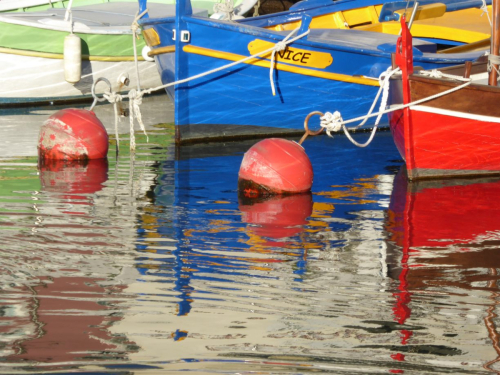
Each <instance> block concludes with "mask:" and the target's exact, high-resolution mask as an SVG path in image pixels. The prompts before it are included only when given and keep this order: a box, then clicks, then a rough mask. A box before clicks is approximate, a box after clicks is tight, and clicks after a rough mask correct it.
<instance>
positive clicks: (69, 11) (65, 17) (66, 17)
mask: <svg viewBox="0 0 500 375" xmlns="http://www.w3.org/2000/svg"><path fill="white" fill-rule="evenodd" d="M72 6H73V0H69V4H68V8H67V9H66V13H64V20H65V21H67V20H68V19H69V14H70V13H71V7H72Z"/></svg>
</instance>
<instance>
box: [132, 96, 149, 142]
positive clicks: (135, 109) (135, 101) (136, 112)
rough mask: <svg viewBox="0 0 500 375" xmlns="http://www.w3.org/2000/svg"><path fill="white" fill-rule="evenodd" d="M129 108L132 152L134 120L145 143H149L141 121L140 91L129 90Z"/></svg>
mask: <svg viewBox="0 0 500 375" xmlns="http://www.w3.org/2000/svg"><path fill="white" fill-rule="evenodd" d="M128 97H129V108H130V149H131V150H132V151H134V150H135V137H133V134H134V119H136V120H137V122H138V123H139V126H140V128H141V130H142V132H143V133H144V135H145V136H146V142H149V137H148V134H147V133H146V127H145V126H144V122H143V121H142V114H141V108H140V106H141V104H142V94H141V92H140V91H135V90H133V89H132V90H130V92H129V94H128Z"/></svg>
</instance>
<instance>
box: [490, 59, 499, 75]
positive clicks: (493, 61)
mask: <svg viewBox="0 0 500 375" xmlns="http://www.w3.org/2000/svg"><path fill="white" fill-rule="evenodd" d="M499 65H500V56H496V55H492V54H489V55H488V72H491V71H492V70H495V71H496V72H497V74H498V76H499V77H500V71H499V70H498V68H499Z"/></svg>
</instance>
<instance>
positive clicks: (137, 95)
mask: <svg viewBox="0 0 500 375" xmlns="http://www.w3.org/2000/svg"><path fill="white" fill-rule="evenodd" d="M146 12H147V10H146V11H144V12H143V13H141V14H140V15H138V16H137V17H136V19H137V20H139V19H140V18H141V17H142V16H143V15H144V14H145V13H146ZM134 22H137V21H134ZM298 30H299V28H296V29H294V30H292V31H291V32H290V34H288V35H287V36H286V37H285V39H283V40H282V41H279V42H277V43H276V44H275V45H273V46H272V47H270V48H267V49H265V50H263V51H260V52H258V53H256V54H254V55H251V56H247V57H244V58H242V59H240V60H238V61H233V62H231V63H228V64H225V65H223V66H220V67H218V68H214V69H212V70H209V71H206V72H203V73H199V74H196V75H194V76H191V77H187V78H184V79H180V80H178V81H174V82H170V83H167V84H164V85H161V86H157V87H153V88H150V89H146V90H142V91H141V90H140V88H139V89H138V90H130V91H129V93H128V94H127V95H120V94H117V93H114V92H111V91H110V92H106V93H104V95H103V96H104V97H105V98H106V99H107V100H108V101H109V102H110V103H115V102H119V101H123V99H124V98H128V99H129V100H130V101H136V102H137V104H135V103H131V111H130V116H131V120H130V121H131V125H130V126H131V140H130V150H131V151H134V150H135V139H134V140H132V136H133V133H134V130H133V119H134V117H135V118H137V121H138V122H139V125H140V126H141V129H142V130H143V132H144V134H145V135H146V137H147V134H146V129H145V127H144V123H143V122H142V115H141V111H140V107H139V106H140V104H141V103H142V97H143V96H144V95H146V94H151V93H152V92H155V91H158V90H164V89H166V88H167V87H170V86H175V85H180V84H182V83H186V82H190V81H193V80H196V79H198V78H202V77H205V76H207V75H210V74H214V73H217V72H219V71H221V70H224V69H228V68H231V67H233V66H236V65H239V64H243V63H244V62H246V61H248V60H253V59H255V58H257V57H261V56H263V55H266V54H268V53H270V52H273V51H275V50H282V48H283V45H284V46H285V47H286V45H288V44H291V43H293V42H295V41H296V40H299V39H301V38H303V37H304V36H306V35H307V34H309V32H310V30H307V31H305V32H303V33H302V34H300V35H297V36H296V37H293V38H290V37H291V36H292V35H294V34H295V33H296V32H297V31H298ZM134 42H135V39H134ZM134 58H135V63H136V69H137V74H138V75H139V69H138V65H137V64H138V60H137V53H136V50H135V47H134ZM272 65H273V64H272V63H271V67H272ZM97 82H99V79H97V80H96V81H95V82H94V84H93V86H92V96H93V97H94V104H93V105H92V107H91V108H93V107H94V105H95V104H96V100H97V101H101V100H98V99H97V97H96V95H95V89H94V88H95V85H96V84H97ZM132 108H133V110H132ZM115 116H118V114H117V111H115ZM116 123H117V120H115V124H116Z"/></svg>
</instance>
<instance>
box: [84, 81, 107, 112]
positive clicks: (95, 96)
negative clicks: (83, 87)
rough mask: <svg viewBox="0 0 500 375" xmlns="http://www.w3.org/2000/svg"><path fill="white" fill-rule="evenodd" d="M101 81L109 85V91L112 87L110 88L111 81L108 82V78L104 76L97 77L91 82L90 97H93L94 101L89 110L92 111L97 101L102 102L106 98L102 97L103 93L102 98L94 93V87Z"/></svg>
mask: <svg viewBox="0 0 500 375" xmlns="http://www.w3.org/2000/svg"><path fill="white" fill-rule="evenodd" d="M101 81H102V82H105V83H107V84H108V86H109V92H110V93H111V89H112V88H111V82H109V80H108V79H107V78H104V77H99V78H97V79H96V81H95V82H94V83H93V84H92V91H91V92H92V97H93V98H94V102H93V103H92V105H91V106H90V109H89V111H92V110H93V109H94V107H95V106H96V104H97V102H104V101H105V100H106V98H105V97H104V95H103V97H102V98H99V97H98V96H97V94H96V93H95V87H96V86H97V84H98V83H99V82H101Z"/></svg>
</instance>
